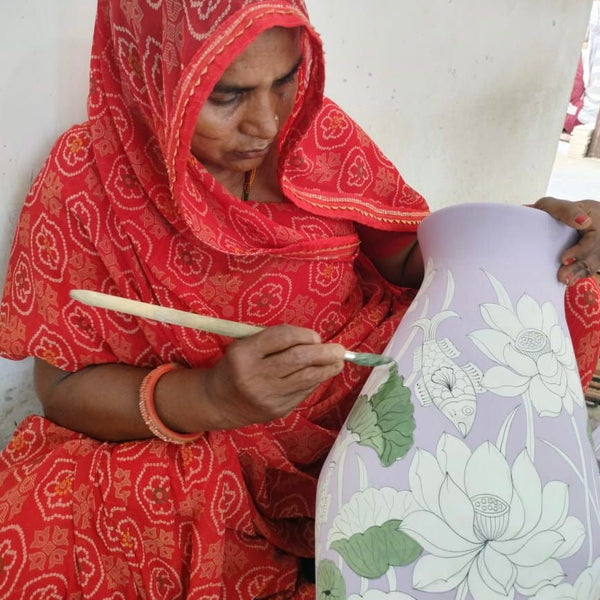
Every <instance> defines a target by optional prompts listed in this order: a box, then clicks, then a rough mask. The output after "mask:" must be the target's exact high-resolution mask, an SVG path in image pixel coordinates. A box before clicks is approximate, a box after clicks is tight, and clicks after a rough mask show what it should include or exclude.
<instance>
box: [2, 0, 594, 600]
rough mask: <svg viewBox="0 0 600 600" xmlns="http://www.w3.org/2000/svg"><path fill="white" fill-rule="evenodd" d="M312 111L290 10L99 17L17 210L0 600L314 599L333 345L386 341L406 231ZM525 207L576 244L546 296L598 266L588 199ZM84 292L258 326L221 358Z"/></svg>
mask: <svg viewBox="0 0 600 600" xmlns="http://www.w3.org/2000/svg"><path fill="white" fill-rule="evenodd" d="M217 7H218V10H217ZM322 90H323V55H322V50H321V46H320V42H319V39H318V37H317V35H316V34H315V33H314V32H313V30H312V28H311V27H310V24H309V22H308V19H307V15H306V12H305V9H304V6H303V5H302V3H301V1H300V0H285V1H284V0H279V1H277V2H253V3H247V2H242V1H241V0H238V1H232V2H228V3H227V8H224V6H223V5H222V3H221V4H217V5H216V6H215V5H214V3H211V4H208V3H201V4H200V6H199V7H194V6H192V3H189V2H177V1H170V2H163V3H147V5H144V8H143V9H142V7H141V6H140V5H139V4H138V3H137V2H122V1H120V2H119V1H117V0H100V1H99V7H98V19H97V24H96V30H95V35H94V44H93V56H92V64H91V85H90V96H89V121H88V122H87V123H85V124H83V125H80V126H76V127H74V128H72V129H71V130H69V131H68V132H67V133H66V134H64V135H63V136H62V137H61V138H60V139H59V141H58V142H57V144H56V146H55V148H54V150H53V151H52V153H51V155H50V157H49V159H48V161H47V163H46V164H45V166H44V168H43V170H42V173H41V175H40V176H39V177H38V179H37V180H36V182H35V184H34V186H33V188H32V190H31V193H30V195H29V197H28V198H27V200H26V203H25V208H24V210H23V214H22V217H21V220H20V224H19V228H18V231H17V235H16V238H15V244H14V246H13V251H12V257H11V265H10V269H9V275H8V278H7V284H6V289H5V294H4V300H3V303H2V307H1V309H0V318H1V321H0V348H1V351H2V354H3V355H4V356H7V357H10V358H13V359H19V358H23V357H25V356H29V355H33V356H35V357H36V363H35V383H36V389H37V391H38V394H39V397H40V399H41V401H42V403H43V406H44V411H45V414H46V416H47V419H42V418H40V417H31V418H29V419H26V420H25V421H24V422H23V423H22V424H21V426H20V427H19V428H18V430H17V431H16V433H15V436H14V437H13V439H12V441H11V442H10V444H9V446H8V447H7V448H6V450H5V451H4V452H3V454H2V455H1V456H0V464H1V467H0V556H1V557H2V562H1V564H2V569H1V570H0V598H3V599H4V598H20V597H23V598H25V597H29V596H31V595H32V592H34V591H36V592H38V593H39V592H40V590H43V591H44V592H46V594H47V595H48V596H50V597H52V595H54V597H57V598H58V597H60V598H76V597H77V598H79V597H85V598H109V597H111V598H117V597H118V598H144V597H148V598H154V597H157V598H178V597H187V598H209V597H215V598H221V597H223V598H265V597H273V598H290V597H294V598H310V597H313V595H314V589H313V586H312V585H311V584H310V583H309V582H308V581H307V578H306V577H305V574H304V572H303V570H302V568H301V559H302V557H310V556H312V552H313V516H314V496H315V485H316V478H317V476H318V472H319V467H320V464H321V463H322V461H323V459H324V457H325V455H326V453H327V451H328V449H329V447H330V446H331V444H332V442H333V440H334V439H335V436H336V433H337V431H338V429H339V427H340V425H341V423H342V422H343V419H344V417H345V415H346V414H347V412H348V409H349V407H350V405H351V403H352V402H353V400H354V399H355V397H356V392H357V390H359V389H360V387H361V386H362V383H363V382H364V380H365V378H366V376H367V374H368V373H367V372H366V370H365V369H363V368H360V367H356V366H353V365H349V364H344V362H343V353H344V348H349V349H353V350H357V351H370V352H379V351H381V350H382V349H383V348H384V346H385V344H386V342H387V340H388V339H389V338H390V336H391V335H392V333H393V332H394V330H395V328H396V326H397V324H398V322H399V321H400V319H401V317H402V315H403V313H404V311H405V309H406V306H407V304H408V302H409V300H410V298H411V293H410V291H408V290H407V289H406V288H398V287H396V285H404V286H416V285H418V282H419V278H420V276H421V269H422V265H421V261H420V255H419V252H418V248H416V245H415V243H414V239H415V238H414V232H415V229H416V226H417V225H418V223H419V222H420V221H421V220H422V219H423V218H424V217H425V216H426V214H427V206H426V204H425V202H424V200H423V199H422V198H421V196H419V194H417V193H416V192H414V191H413V190H412V189H410V188H409V187H408V186H407V185H406V184H405V183H404V181H403V180H402V179H401V177H400V176H399V175H398V173H397V172H396V170H395V169H394V167H393V166H392V165H391V164H390V163H389V161H387V160H386V159H385V158H384V157H383V156H382V155H381V153H380V152H379V150H378V149H377V148H376V147H375V146H374V145H373V144H372V142H371V141H370V140H369V139H368V138H367V136H366V135H365V134H364V133H363V132H362V131H361V130H360V129H359V128H358V127H357V126H356V125H355V124H354V123H353V122H352V121H351V120H350V119H349V118H348V117H347V116H346V115H345V114H344V113H343V112H342V111H341V110H340V109H339V108H338V107H336V106H335V105H334V104H333V103H331V102H329V101H323V98H322ZM541 205H542V207H544V206H546V207H547V210H549V211H550V212H552V213H553V214H554V215H555V216H557V217H559V216H561V218H563V220H566V221H567V222H569V223H570V224H572V225H573V226H576V227H577V228H578V229H584V228H585V229H586V233H585V235H584V236H583V237H582V242H581V243H580V244H579V245H578V246H576V247H574V248H572V249H570V250H569V251H567V253H565V255H564V256H563V259H564V265H563V266H562V267H561V269H560V272H559V277H560V278H561V279H563V280H565V281H566V280H570V281H575V279H577V277H578V276H579V275H582V274H584V273H587V271H586V269H587V268H588V267H590V268H594V269H595V268H596V267H597V266H598V265H599V264H600V260H598V259H597V256H598V250H597V249H598V247H599V246H600V243H599V241H598V236H597V234H596V233H595V225H596V224H597V223H598V222H600V220H599V219H598V217H597V216H595V218H593V219H591V218H589V217H588V216H587V215H584V216H585V220H583V218H582V217H581V215H582V212H581V210H582V209H585V210H594V211H595V210H597V208H596V204H593V203H590V202H588V203H587V204H581V205H579V206H576V205H571V204H564V203H560V202H558V201H554V200H552V199H545V200H544V201H543V202H542V203H541ZM561 213H562V214H561ZM570 257H573V260H571V259H570ZM586 265H587V266H586ZM587 274H589V273H587ZM82 287H83V288H89V289H95V290H99V291H103V292H108V293H113V294H116V295H121V296H127V297H130V298H135V299H139V300H142V301H147V302H153V303H157V304H162V305H165V306H171V307H174V308H178V309H183V310H189V311H193V312H197V313H203V314H210V315H212V316H216V317H222V318H227V319H231V320H236V321H242V322H252V323H255V324H259V325H263V326H267V328H266V329H265V330H264V331H263V332H261V333H259V334H258V335H256V336H253V337H251V338H247V339H245V340H239V341H236V342H233V343H231V340H229V339H225V338H220V337H218V336H214V335H209V334H206V333H202V332H196V331H191V330H187V329H182V328H177V327H173V326H167V325H161V324H158V323H154V322H150V321H143V320H138V319H133V318H129V317H126V316H124V315H121V314H118V313H108V312H105V311H102V310H98V309H93V308H89V307H85V306H82V305H80V304H78V303H76V302H74V301H72V300H70V298H69V296H68V292H69V290H70V289H71V288H82ZM280 323H290V324H291V325H279V324H280ZM271 326H272V327H271ZM321 342H328V343H327V344H323V343H321ZM169 442H173V443H169Z"/></svg>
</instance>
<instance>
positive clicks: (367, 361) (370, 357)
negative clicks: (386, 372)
mask: <svg viewBox="0 0 600 600" xmlns="http://www.w3.org/2000/svg"><path fill="white" fill-rule="evenodd" d="M344 360H348V361H350V362H353V363H355V364H357V365H361V366H362V367H379V366H380V365H389V364H390V363H391V362H394V359H393V358H390V357H389V356H383V355H381V354H369V353H368V352H352V351H351V350H346V353H345V354H344Z"/></svg>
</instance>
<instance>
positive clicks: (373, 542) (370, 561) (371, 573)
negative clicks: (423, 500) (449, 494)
mask: <svg viewBox="0 0 600 600" xmlns="http://www.w3.org/2000/svg"><path fill="white" fill-rule="evenodd" d="M400 523H401V522H400V521H398V520H391V521H387V522H386V523H384V524H383V525H381V526H374V527H369V529H367V530H366V531H365V532H364V533H355V534H354V535H353V536H352V537H351V538H350V539H347V540H338V541H336V542H333V543H332V544H331V548H332V549H334V550H336V551H337V552H339V553H340V554H341V555H342V558H343V559H344V560H345V561H346V563H347V565H348V566H349V567H350V568H351V569H352V570H353V571H354V572H355V573H357V574H358V575H360V576H361V577H368V578H369V579H377V578H378V577H381V576H382V575H384V574H385V573H386V572H387V570H388V569H389V568H390V567H391V566H394V567H403V566H406V565H409V564H410V563H412V562H414V561H415V560H416V559H417V558H418V556H419V555H420V554H421V552H422V548H421V546H419V544H417V542H415V541H414V540H413V539H412V538H411V537H409V536H408V535H406V533H404V532H403V531H400V530H399V529H398V527H399V526H400Z"/></svg>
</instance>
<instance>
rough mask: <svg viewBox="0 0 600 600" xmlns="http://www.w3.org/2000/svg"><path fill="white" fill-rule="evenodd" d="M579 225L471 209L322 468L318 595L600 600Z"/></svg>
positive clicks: (435, 252) (432, 240)
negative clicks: (565, 260)
mask: <svg viewBox="0 0 600 600" xmlns="http://www.w3.org/2000/svg"><path fill="white" fill-rule="evenodd" d="M574 235H575V234H574V232H573V230H572V229H570V228H568V227H566V226H564V225H562V224H561V223H559V222H557V221H555V220H554V219H552V218H551V217H549V216H548V215H547V214H546V213H543V212H542V211H539V210H535V209H533V208H526V207H517V206H510V205H496V204H465V205H457V206H453V207H450V208H445V209H442V210H440V211H437V212H435V213H434V214H432V215H431V216H430V217H428V218H427V219H426V220H425V221H424V222H423V223H422V225H421V226H420V228H419V231H418V237H419V244H420V246H421V251H422V253H423V257H424V260H425V265H426V272H425V278H424V282H423V285H422V287H421V289H420V291H419V293H418V295H417V296H416V298H415V300H414V301H413V303H412V304H411V306H410V308H409V310H408V312H407V314H406V316H405V317H404V319H403V321H402V322H401V324H400V326H399V328H398V330H397V331H396V333H395V335H394V336H393V338H392V340H391V341H390V343H389V345H388V347H387V349H386V351H385V354H387V355H388V356H391V357H393V358H394V363H393V364H392V365H391V366H382V367H377V368H375V369H374V370H373V372H372V374H371V376H370V378H369V379H368V381H367V382H366V384H365V386H364V388H363V390H362V392H361V394H360V396H359V398H358V399H357V401H356V403H355V406H354V407H353V409H352V411H351V413H350V415H349V416H348V419H347V420H346V423H345V425H344V427H343V428H342V430H341V432H340V434H339V437H338V439H337V441H336V443H335V444H334V446H333V448H332V450H331V452H330V454H329V456H328V458H327V460H326V461H325V464H324V467H323V470H322V472H321V477H320V479H319V486H318V495H317V514H316V534H317V547H316V564H317V598H319V599H324V598H335V599H336V600H345V599H349V600H359V599H361V598H364V599H365V600H432V599H448V600H450V599H452V600H471V599H473V600H507V599H510V600H513V599H521V598H533V599H535V600H556V599H558V598H561V599H563V598H565V599H567V598H568V599H573V600H592V599H595V600H598V599H600V558H599V557H600V502H599V494H598V490H599V489H600V481H599V477H598V467H597V463H596V460H595V457H594V453H593V450H592V446H591V444H590V440H589V435H588V429H587V411H586V407H585V402H584V396H583V392H582V388H581V384H580V381H579V376H578V372H577V365H576V363H575V356H574V352H573V348H572V344H571V340H570V338H569V334H568V330H567V325H566V322H565V315H564V291H565V290H564V286H563V285H562V284H560V283H559V282H558V280H557V277H556V274H557V270H558V264H559V256H560V253H561V252H562V251H563V250H564V249H565V248H566V247H568V246H570V245H572V244H573V243H574Z"/></svg>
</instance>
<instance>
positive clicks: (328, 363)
mask: <svg viewBox="0 0 600 600" xmlns="http://www.w3.org/2000/svg"><path fill="white" fill-rule="evenodd" d="M343 368H344V348H343V346H340V345H339V344H322V343H321V340H320V337H319V335H318V334H317V333H316V332H314V331H312V330H310V329H304V328H301V327H294V326H291V325H277V326H274V327H268V328H266V329H265V330H264V331H261V332H260V333H258V334H256V335H253V336H251V337H248V338H244V339H241V340H236V341H235V342H233V343H232V344H231V345H230V346H229V347H228V348H227V351H226V352H225V355H224V356H223V358H222V359H221V360H220V362H219V363H218V364H217V365H216V366H215V367H214V368H212V369H207V370H204V371H200V372H199V373H200V375H201V377H202V379H203V396H205V398H204V399H205V402H203V403H202V405H203V409H206V407H207V406H209V407H210V410H211V415H210V417H208V415H207V417H208V420H210V421H211V422H212V423H211V424H212V425H213V427H211V428H214V429H232V428H237V427H244V426H245V425H251V424H253V423H265V422H267V421H272V420H273V419H277V418H279V417H284V416H285V415H287V414H288V413H289V412H290V411H292V410H293V409H294V408H296V407H297V406H298V405H299V404H301V403H302V402H303V401H304V400H305V399H306V398H307V397H308V396H309V395H310V394H311V392H313V391H314V390H315V389H316V388H317V386H318V385H319V384H321V383H322V382H323V381H326V380H327V379H329V378H331V377H333V376H335V375H337V374H338V373H340V371H342V369H343Z"/></svg>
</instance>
